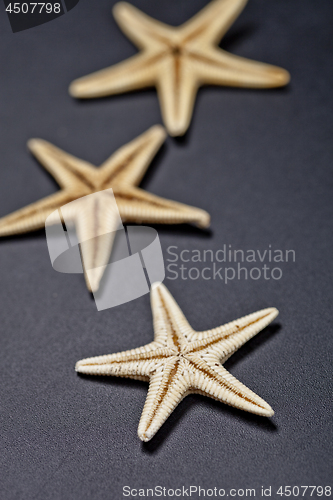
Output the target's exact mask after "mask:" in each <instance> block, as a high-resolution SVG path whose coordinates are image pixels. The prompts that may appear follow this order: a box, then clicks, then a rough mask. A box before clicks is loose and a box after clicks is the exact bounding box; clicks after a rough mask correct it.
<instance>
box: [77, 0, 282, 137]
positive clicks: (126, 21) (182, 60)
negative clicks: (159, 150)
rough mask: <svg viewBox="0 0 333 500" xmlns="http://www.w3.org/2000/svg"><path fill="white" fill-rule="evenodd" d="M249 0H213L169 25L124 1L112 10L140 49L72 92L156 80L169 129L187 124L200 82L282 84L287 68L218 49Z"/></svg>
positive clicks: (109, 90) (178, 130) (96, 92)
mask: <svg viewBox="0 0 333 500" xmlns="http://www.w3.org/2000/svg"><path fill="white" fill-rule="evenodd" d="M246 2H247V0H213V1H212V2H210V3H209V4H208V5H207V6H206V7H205V8H204V9H202V10H201V12H199V13H198V14H197V15H196V16H194V17H193V18H192V19H190V20H189V21H187V22H186V23H184V24H182V25H181V26H179V27H173V26H168V25H166V24H164V23H161V22H159V21H156V20H155V19H153V18H151V17H149V16H147V15H146V14H144V13H143V12H141V11H140V10H138V9H137V8H135V7H133V6H132V5H130V4H128V3H126V2H119V3H117V4H116V5H115V6H114V9H113V15H114V17H115V19H116V21H117V23H118V24H119V26H120V28H121V29H122V30H123V32H124V33H125V34H126V35H127V36H128V37H129V38H130V39H131V40H132V41H133V42H134V43H135V44H136V45H137V46H138V48H139V49H141V52H139V54H137V55H135V56H133V57H131V58H129V59H127V60H125V61H123V62H120V63H118V64H116V65H114V66H111V67H109V68H106V69H103V70H101V71H97V72H95V73H92V74H91V75H88V76H85V77H82V78H79V79H77V80H75V81H73V82H72V84H71V85H70V87H69V92H70V94H71V95H72V96H73V97H78V98H90V97H102V96H107V95H111V94H119V93H122V92H127V91H130V90H135V89H140V88H143V87H151V86H155V87H156V89H157V92H158V96H159V100H160V105H161V111H162V116H163V120H164V122H165V126H166V128H167V130H168V132H169V134H170V135H173V136H177V135H183V134H184V133H185V132H186V130H187V129H188V127H189V124H190V121H191V116H192V112H193V106H194V102H195V97H196V93H197V90H198V88H199V87H200V86H201V85H205V84H206V85H226V86H233V87H252V88H254V87H257V88H264V87H280V86H283V85H286V84H287V83H288V82H289V79H290V75H289V73H288V72H287V71H286V70H284V69H282V68H278V67H276V66H271V65H269V64H264V63H260V62H255V61H251V60H249V59H244V58H242V57H239V56H236V55H233V54H230V53H228V52H226V51H224V50H222V49H220V48H219V47H218V46H217V44H218V42H219V40H220V39H221V37H222V36H223V35H224V34H225V32H226V31H227V30H228V28H229V27H230V25H231V24H232V23H233V22H234V20H235V19H236V18H237V17H238V15H239V13H240V12H241V10H242V9H243V7H244V6H245V4H246Z"/></svg>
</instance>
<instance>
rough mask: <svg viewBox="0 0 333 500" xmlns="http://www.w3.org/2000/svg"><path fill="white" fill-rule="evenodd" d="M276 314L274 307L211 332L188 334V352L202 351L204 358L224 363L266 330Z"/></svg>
mask: <svg viewBox="0 0 333 500" xmlns="http://www.w3.org/2000/svg"><path fill="white" fill-rule="evenodd" d="M278 313H279V312H278V310H277V309H275V307H270V308H267V309H262V310H261V311H257V312H255V313H253V314H249V315H247V316H244V317H243V318H240V319H237V320H235V321H231V322H230V323H227V324H226V325H223V326H220V327H218V328H214V329H212V330H206V331H204V332H192V333H190V334H189V339H190V340H191V344H190V346H189V348H188V351H189V352H190V351H193V352H194V351H199V350H201V349H204V350H205V352H206V354H205V357H207V356H208V358H207V359H211V360H212V359H214V358H215V357H216V356H217V357H218V358H219V359H221V360H223V361H226V359H227V358H229V357H230V356H231V354H233V353H234V352H235V351H237V350H238V349H239V348H240V347H241V346H242V345H244V344H245V343H246V342H247V341H248V340H250V339H251V338H252V337H254V336H255V335H257V333H259V332H260V331H261V330H263V329H264V328H266V326H267V325H269V323H271V322H272V321H273V320H274V318H276V316H277V315H278Z"/></svg>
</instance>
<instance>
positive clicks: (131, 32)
mask: <svg viewBox="0 0 333 500" xmlns="http://www.w3.org/2000/svg"><path fill="white" fill-rule="evenodd" d="M113 16H114V18H115V20H116V21H117V23H118V25H119V27H120V28H121V29H122V31H123V32H124V33H125V35H126V36H127V37H128V38H129V39H130V40H132V42H133V43H135V45H136V46H137V47H139V48H140V49H144V48H148V47H151V46H152V45H153V46H155V47H156V48H159V49H161V48H165V44H166V43H168V42H169V40H170V34H171V33H173V32H175V31H176V28H172V27H171V26H168V25H167V24H164V23H161V22H160V21H156V19H153V18H152V17H150V16H148V15H147V14H145V13H144V12H142V11H141V10H139V9H137V8H136V7H134V6H133V5H131V4H129V3H127V2H118V3H116V4H115V6H114V7H113Z"/></svg>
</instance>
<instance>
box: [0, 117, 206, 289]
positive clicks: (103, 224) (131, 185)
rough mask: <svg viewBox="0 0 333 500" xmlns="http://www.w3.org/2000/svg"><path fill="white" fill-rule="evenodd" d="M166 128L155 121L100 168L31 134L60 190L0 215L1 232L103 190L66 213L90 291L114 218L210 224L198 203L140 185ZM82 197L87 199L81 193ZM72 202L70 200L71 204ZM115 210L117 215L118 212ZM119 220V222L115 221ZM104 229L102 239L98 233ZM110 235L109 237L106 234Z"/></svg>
mask: <svg viewBox="0 0 333 500" xmlns="http://www.w3.org/2000/svg"><path fill="white" fill-rule="evenodd" d="M165 137H166V133H165V130H164V129H163V127H161V126H160V125H155V126H154V127H151V128H150V129H149V130H147V131H146V132H145V133H144V134H142V135H140V136H139V137H137V138H136V139H134V140H133V141H131V142H130V143H128V144H126V145H125V146H123V147H122V148H120V149H119V150H118V151H117V152H116V153H114V154H113V155H112V156H110V158H108V159H107V160H106V161H105V162H104V163H103V164H102V165H101V167H100V168H95V167H94V166H93V165H91V164H90V163H88V162H85V161H83V160H80V159H78V158H76V157H75V156H72V155H70V154H68V153H65V152H64V151H62V150H61V149H59V148H57V147H55V146H53V145H52V144H50V143H49V142H46V141H43V140H41V139H31V140H30V141H29V142H28V147H29V149H30V151H31V152H32V153H33V154H34V155H35V156H36V158H37V159H38V160H39V161H40V162H41V163H42V164H43V166H44V167H45V168H46V169H47V170H48V171H49V172H50V174H51V175H53V177H54V178H55V180H56V181H57V182H58V184H59V185H60V187H61V189H60V191H59V192H57V193H55V194H53V195H51V196H47V197H46V198H43V199H42V200H40V201H37V202H36V203H32V204H31V205H28V206H27V207H25V208H22V209H20V210H17V211H16V212H13V213H12V214H10V215H7V216H6V217H2V218H1V219H0V236H7V235H12V234H18V233H25V232H28V231H33V230H35V229H40V228H43V227H44V225H45V220H46V218H47V217H48V216H49V215H50V214H51V213H53V212H54V211H56V210H58V209H60V208H61V207H63V206H64V205H67V204H68V203H70V202H71V201H73V200H77V199H78V198H81V197H84V196H86V195H89V194H92V193H97V192H98V193H99V192H101V196H100V197H99V198H98V200H97V201H96V199H95V200H92V201H91V202H90V201H89V198H88V201H87V202H85V204H84V205H83V204H80V203H79V204H75V205H76V206H75V210H74V209H73V210H72V211H69V212H68V211H67V215H68V216H69V217H70V218H72V220H73V222H74V223H75V226H76V230H77V233H78V237H79V241H82V242H84V244H83V245H81V252H82V256H83V267H84V268H87V269H94V271H93V272H90V275H89V279H88V277H87V274H86V273H85V278H86V282H87V286H88V288H89V290H91V291H95V290H97V289H98V287H99V282H100V280H101V277H102V274H103V270H104V269H103V265H105V264H106V263H107V261H108V259H109V256H110V253H111V248H112V241H113V236H114V231H115V230H116V229H117V227H116V226H115V224H116V221H117V220H119V214H120V217H121V220H122V222H125V223H126V222H134V223H147V224H154V223H159V224H180V223H184V222H190V223H194V224H196V225H198V226H199V227H207V226H209V222H210V217H209V214H208V213H207V212H205V211H204V210H201V209H199V208H194V207H190V206H188V205H184V204H182V203H177V202H175V201H170V200H166V199H164V198H160V197H158V196H155V195H153V194H150V193H147V192H146V191H144V190H143V189H140V188H138V187H137V185H138V184H139V183H140V181H141V179H142V177H143V175H144V173H145V171H146V169H147V168H148V166H149V164H150V162H151V160H152V158H153V157H154V155H155V154H156V152H157V150H158V149H159V148H160V146H161V144H162V143H163V141H164V140H165ZM109 188H112V190H113V193H114V195H115V199H116V202H117V206H118V209H119V214H114V212H112V208H110V207H111V204H110V198H109V196H108V193H107V191H105V190H107V189H109ZM103 191H105V194H104V193H103ZM83 200H84V198H83ZM69 207H70V205H69ZM116 215H117V216H118V217H116ZM117 225H118V223H117ZM100 234H104V235H105V236H106V237H104V238H103V239H102V240H101V239H100V238H98V237H96V236H98V235H100ZM107 235H109V237H108V236H107Z"/></svg>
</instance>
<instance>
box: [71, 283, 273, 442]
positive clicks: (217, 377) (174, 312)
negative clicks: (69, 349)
mask: <svg viewBox="0 0 333 500" xmlns="http://www.w3.org/2000/svg"><path fill="white" fill-rule="evenodd" d="M151 306H152V311H153V320H154V331H155V337H154V341H153V342H151V343H150V344H147V345H145V346H143V347H139V348H137V349H132V350H130V351H124V352H120V353H117V354H110V355H106V356H97V357H94V358H88V359H83V360H81V361H78V362H77V363H76V367H75V370H76V371H77V372H79V373H84V374H87V375H114V376H116V377H128V378H133V379H139V380H146V381H148V380H149V391H148V395H147V399H146V403H145V406H144V409H143V412H142V416H141V419H140V423H139V428H138V435H139V438H140V439H141V440H142V441H149V440H150V439H151V438H152V437H153V436H154V435H155V434H156V432H157V431H158V430H159V429H160V427H161V426H162V424H163V423H164V422H165V421H166V419H167V418H168V417H169V415H170V414H171V413H172V411H173V410H174V409H175V407H176V406H177V405H178V403H180V402H181V400H182V399H183V398H184V397H185V396H187V395H188V394H191V393H199V394H203V395H205V396H209V397H211V398H213V399H216V400H218V401H221V402H223V403H226V404H228V405H231V406H234V407H236V408H240V409H242V410H246V411H249V412H251V413H256V414H257V415H262V416H266V417H270V416H272V415H273V414H274V412H273V410H272V408H271V407H270V406H269V405H268V404H267V403H266V402H265V401H264V400H263V399H261V398H260V397H259V396H257V395H256V394H254V392H252V391H251V390H250V389H248V388H247V387H245V385H243V384H242V383H241V382H239V381H238V380H237V379H236V378H234V377H233V376H232V375H231V374H230V373H229V372H228V371H227V370H226V369H225V368H224V367H223V366H222V364H223V363H224V362H225V361H226V360H227V359H228V358H229V357H230V356H231V355H232V354H233V353H234V352H235V351H237V349H239V348H240V347H241V346H242V345H243V344H245V342H247V341H248V340H249V339H250V338H252V337H253V336H254V335H256V334H257V333H258V332H260V331H261V330H263V328H265V327H266V326H267V325H268V324H269V323H270V322H271V321H273V319H274V318H275V317H276V316H277V314H278V311H277V309H275V308H273V307H272V308H268V309H263V310H261V311H258V312H255V313H253V314H250V315H248V316H244V317H243V318H241V319H238V320H236V321H232V322H231V323H227V324H226V325H224V326H219V327H218V328H214V329H213V330H206V331H204V332H197V331H195V330H193V329H192V328H191V326H190V325H189V323H188V322H187V320H186V318H185V316H184V315H183V313H182V311H181V310H180V308H179V307H178V305H177V303H176V302H175V300H174V299H173V297H172V296H171V294H170V292H168V290H167V288H166V287H165V286H164V285H162V284H157V283H155V284H154V285H153V286H152V290H151Z"/></svg>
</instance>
